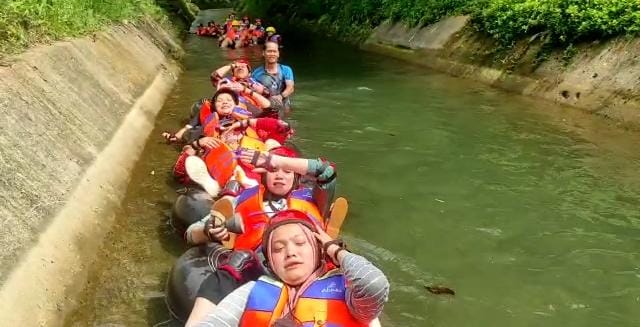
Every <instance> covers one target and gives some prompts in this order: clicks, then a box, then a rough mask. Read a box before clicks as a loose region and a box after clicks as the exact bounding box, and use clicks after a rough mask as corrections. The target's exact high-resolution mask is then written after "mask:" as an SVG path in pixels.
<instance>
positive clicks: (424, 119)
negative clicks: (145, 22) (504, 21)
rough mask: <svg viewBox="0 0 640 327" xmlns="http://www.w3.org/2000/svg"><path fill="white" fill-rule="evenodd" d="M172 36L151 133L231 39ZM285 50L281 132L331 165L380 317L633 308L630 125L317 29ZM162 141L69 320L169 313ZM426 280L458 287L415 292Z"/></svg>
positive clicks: (629, 321)
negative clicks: (289, 126) (170, 68)
mask: <svg viewBox="0 0 640 327" xmlns="http://www.w3.org/2000/svg"><path fill="white" fill-rule="evenodd" d="M185 46H186V48H187V49H188V57H187V58H186V60H185V68H186V72H185V74H184V75H183V76H182V78H181V80H180V81H179V86H178V87H177V88H176V89H175V90H174V93H173V95H172V96H171V98H170V99H169V101H168V102H167V104H166V105H165V108H164V109H163V111H162V113H161V115H160V117H159V120H158V126H157V128H156V130H155V132H154V135H159V134H160V132H161V131H162V130H165V129H175V128H176V127H177V126H178V120H179V119H180V118H182V117H184V116H185V115H186V114H187V112H188V108H189V106H190V104H191V103H192V102H193V101H194V100H196V99H198V98H200V97H202V96H207V95H210V94H211V88H210V85H209V82H208V74H209V72H210V71H211V69H213V68H215V67H218V66H220V65H222V64H223V63H225V62H226V61H227V59H228V58H233V57H236V56H239V55H244V54H243V53H242V52H231V53H230V52H225V53H221V52H219V51H218V50H217V49H216V47H215V44H214V42H213V41H212V40H210V39H198V38H190V39H188V40H187V42H186V45H185ZM283 52H284V53H283V56H284V57H285V61H286V62H287V63H288V64H291V65H292V66H293V68H294V71H295V74H296V88H297V91H296V92H297V93H296V97H295V100H294V106H295V111H294V114H293V117H292V120H293V122H294V125H295V127H296V128H297V134H296V143H297V144H298V145H299V146H300V147H301V148H302V149H303V150H304V152H305V153H306V154H308V155H309V156H323V157H326V158H330V159H332V160H334V161H335V162H336V163H337V164H338V169H339V178H340V182H339V184H340V189H339V193H340V194H341V195H344V196H346V197H348V198H349V200H350V202H351V206H350V209H351V212H350V215H349V219H348V220H347V222H346V224H345V227H344V232H345V238H346V239H347V240H348V241H349V243H350V246H351V248H352V249H354V251H356V252H359V253H363V254H365V255H366V256H368V257H369V258H370V259H372V260H373V261H374V262H376V263H377V264H379V265H380V266H381V267H382V268H383V269H384V271H385V272H386V273H387V274H388V276H389V277H390V279H391V282H392V293H391V298H390V302H389V304H388V306H387V307H386V310H385V317H384V319H383V320H384V321H385V322H386V323H387V324H388V325H393V326H540V325H544V326H562V327H565V326H603V325H606V326H633V325H636V324H637V322H638V321H640V310H637V308H638V306H640V286H638V285H640V284H639V282H640V256H639V254H638V246H639V245H640V237H639V236H638V235H640V233H639V231H640V213H639V211H638V208H639V204H640V177H639V175H638V173H637V172H638V171H639V168H640V155H639V154H638V153H637V151H636V149H637V143H638V140H639V137H638V135H637V134H634V133H631V132H625V131H619V130H616V129H615V128H612V127H610V126H609V125H608V123H607V122H604V121H602V120H600V119H597V118H594V117H590V116H588V115H584V114H582V113H578V112H576V111H575V110H570V109H567V108H562V107H556V106H553V105H552V104H549V103H539V102H535V101H531V100H528V99H525V98H521V97H517V96H512V95H507V94H504V93H502V92H500V91H497V90H493V89H490V88H487V87H484V86H482V85H478V84H474V83H471V82H468V81H463V80H458V79H453V78H450V77H447V76H444V75H441V74H438V73H434V72H432V71H428V70H423V69H420V68H416V67H413V66H411V65H407V64H405V63H402V62H399V61H396V60H392V59H387V58H383V57H379V56H376V55H372V54H366V53H361V52H358V51H355V50H353V49H348V48H339V47H338V46H337V45H333V44H331V43H329V42H321V41H320V42H314V43H311V44H309V43H307V44H305V47H304V48H294V47H290V48H285V49H284V51H283ZM245 54H246V53H245ZM249 55H251V56H253V57H252V58H257V57H256V56H257V55H259V53H252V54H251V53H249ZM176 154H177V152H176V150H175V149H172V148H170V147H167V146H165V145H164V144H161V142H160V141H158V138H154V139H152V140H150V141H149V143H148V145H147V148H146V150H145V153H144V155H143V160H142V161H141V162H140V164H139V165H138V167H137V169H136V171H135V173H134V177H133V181H132V183H131V185H130V187H129V190H128V195H127V198H126V200H125V202H124V208H123V210H122V212H121V214H120V215H119V217H118V220H117V221H118V222H117V225H116V226H115V228H114V229H113V231H111V232H110V233H109V236H108V241H107V244H106V245H105V247H104V249H103V250H102V251H101V252H100V254H99V258H100V260H99V261H98V263H97V264H96V266H95V268H94V269H93V272H92V275H91V283H90V284H89V285H88V287H87V291H86V292H85V297H84V303H82V305H81V306H80V308H79V309H78V310H77V311H76V312H75V313H74V315H72V316H71V317H69V319H68V325H72V326H84V325H87V324H89V325H107V324H121V325H127V326H133V325H145V324H147V325H153V324H156V323H158V322H161V321H164V320H166V319H168V315H167V314H166V311H165V310H164V303H163V300H162V295H163V293H162V291H163V286H164V284H163V283H164V278H165V277H166V272H167V271H168V269H169V268H170V266H171V265H172V263H173V261H174V260H175V258H176V257H177V256H178V255H179V254H180V253H181V252H182V251H184V247H183V246H182V245H181V243H180V239H179V236H176V235H173V234H172V233H171V230H170V229H169V228H168V227H167V226H166V225H165V221H166V214H167V212H168V210H169V208H170V205H171V203H172V201H173V199H174V198H175V195H174V194H173V193H172V190H173V188H174V187H175V185H174V184H173V183H172V182H171V181H170V178H169V174H170V169H171V165H172V163H173V161H174V159H175V157H176ZM152 171H153V172H154V174H151V172H152ZM433 284H440V285H446V286H449V287H451V288H453V289H454V290H455V291H456V296H455V297H448V296H435V295H432V294H430V293H428V292H426V291H425V289H424V286H425V285H433Z"/></svg>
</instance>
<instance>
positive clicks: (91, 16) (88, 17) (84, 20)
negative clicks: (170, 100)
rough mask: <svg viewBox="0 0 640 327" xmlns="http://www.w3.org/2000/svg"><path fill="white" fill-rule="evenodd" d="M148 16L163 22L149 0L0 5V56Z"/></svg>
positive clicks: (39, 0) (10, 0)
mask: <svg viewBox="0 0 640 327" xmlns="http://www.w3.org/2000/svg"><path fill="white" fill-rule="evenodd" d="M144 15H150V16H152V17H154V18H157V19H161V20H163V19H164V14H163V12H162V10H161V9H160V8H159V7H158V6H157V5H156V3H155V1H153V0H4V1H0V54H3V53H12V52H16V51H18V50H20V49H22V48H24V47H26V46H28V45H29V44H31V43H34V42H42V41H47V40H55V39H59V38H62V37H66V36H79V35H83V34H86V33H88V32H91V31H95V30H97V29H99V28H100V27H102V26H104V25H105V24H108V23H110V22H119V21H123V20H127V19H136V18H138V17H142V16H144Z"/></svg>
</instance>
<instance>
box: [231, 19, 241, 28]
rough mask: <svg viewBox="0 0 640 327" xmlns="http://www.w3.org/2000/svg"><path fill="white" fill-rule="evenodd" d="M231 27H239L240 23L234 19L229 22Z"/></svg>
mask: <svg viewBox="0 0 640 327" xmlns="http://www.w3.org/2000/svg"><path fill="white" fill-rule="evenodd" d="M231 26H240V22H239V21H237V20H235V19H234V20H233V21H232V22H231Z"/></svg>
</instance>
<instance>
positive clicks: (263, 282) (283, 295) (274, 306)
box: [239, 270, 368, 327]
mask: <svg viewBox="0 0 640 327" xmlns="http://www.w3.org/2000/svg"><path fill="white" fill-rule="evenodd" d="M345 284H346V283H345V279H344V276H343V275H342V273H341V272H340V271H339V270H332V271H329V272H328V273H326V274H325V275H324V276H322V277H320V278H319V279H317V280H316V281H314V282H313V283H311V285H310V286H309V287H308V288H307V289H306V290H305V291H304V292H303V293H302V295H301V296H300V297H299V298H298V302H296V304H295V307H294V308H293V309H292V313H293V315H294V316H295V317H296V318H297V319H298V320H299V321H300V322H301V323H302V326H305V327H307V326H308V327H314V326H326V327H334V326H336V327H337V326H341V327H351V326H368V324H365V323H362V322H360V321H358V320H356V319H355V318H354V317H353V315H351V313H350V312H349V308H348V307H347V303H346V302H345V296H346V286H345ZM288 300H289V295H288V292H287V288H286V287H284V285H283V284H282V283H281V282H278V281H276V280H274V279H272V278H271V277H268V276H263V277H260V278H259V279H258V280H257V281H256V283H255V285H254V286H253V288H252V289H251V293H249V298H248V299H247V306H246V307H245V310H244V313H243V314H242V317H241V318H240V324H239V326H240V327H268V326H271V325H272V324H273V323H274V322H275V321H276V320H277V319H279V318H280V317H281V315H282V311H283V310H284V307H285V305H287V301H288Z"/></svg>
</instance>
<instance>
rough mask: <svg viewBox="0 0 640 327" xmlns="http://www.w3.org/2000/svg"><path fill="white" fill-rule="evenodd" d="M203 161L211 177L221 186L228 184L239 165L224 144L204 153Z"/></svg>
mask: <svg viewBox="0 0 640 327" xmlns="http://www.w3.org/2000/svg"><path fill="white" fill-rule="evenodd" d="M203 159H204V163H205V164H206V165H207V169H208V170H209V175H211V177H213V179H215V180H216V182H218V185H220V186H224V185H226V184H227V182H228V181H229V179H230V178H231V177H232V176H233V173H234V170H235V169H236V166H237V165H238V161H237V160H236V157H235V156H234V154H233V151H232V150H231V149H230V148H229V147H228V146H227V145H226V144H224V143H220V145H219V146H217V147H215V148H212V149H208V150H207V151H206V152H205V153H204V158H203Z"/></svg>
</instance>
